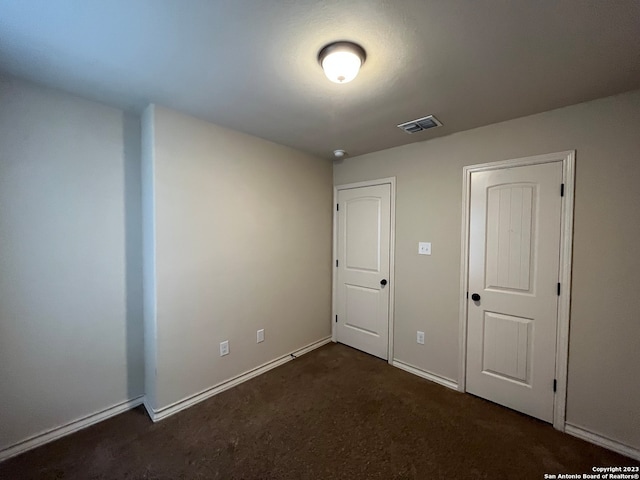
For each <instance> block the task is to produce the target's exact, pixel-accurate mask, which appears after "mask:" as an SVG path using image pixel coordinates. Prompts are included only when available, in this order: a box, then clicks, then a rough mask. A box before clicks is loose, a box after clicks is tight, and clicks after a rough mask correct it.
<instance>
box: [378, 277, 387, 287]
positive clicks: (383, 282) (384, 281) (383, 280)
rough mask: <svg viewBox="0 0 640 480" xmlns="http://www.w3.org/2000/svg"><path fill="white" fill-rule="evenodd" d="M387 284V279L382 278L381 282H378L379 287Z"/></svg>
mask: <svg viewBox="0 0 640 480" xmlns="http://www.w3.org/2000/svg"><path fill="white" fill-rule="evenodd" d="M386 284H387V279H386V278H383V279H382V280H380V285H382V286H383V287H384V286H385V285H386Z"/></svg>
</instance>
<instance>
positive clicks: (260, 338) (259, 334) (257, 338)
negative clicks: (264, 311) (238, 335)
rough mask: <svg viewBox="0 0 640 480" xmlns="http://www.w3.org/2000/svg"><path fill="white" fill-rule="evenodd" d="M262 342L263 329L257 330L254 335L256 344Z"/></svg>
mask: <svg viewBox="0 0 640 480" xmlns="http://www.w3.org/2000/svg"><path fill="white" fill-rule="evenodd" d="M261 342H264V328H261V329H260V330H258V333H257V335H256V343H261Z"/></svg>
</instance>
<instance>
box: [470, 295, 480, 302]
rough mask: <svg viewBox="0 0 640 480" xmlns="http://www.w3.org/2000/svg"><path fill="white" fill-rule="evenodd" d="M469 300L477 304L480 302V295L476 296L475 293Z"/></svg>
mask: <svg viewBox="0 0 640 480" xmlns="http://www.w3.org/2000/svg"><path fill="white" fill-rule="evenodd" d="M471 300H473V301H474V302H479V301H480V295H478V294H477V293H474V294H472V295H471Z"/></svg>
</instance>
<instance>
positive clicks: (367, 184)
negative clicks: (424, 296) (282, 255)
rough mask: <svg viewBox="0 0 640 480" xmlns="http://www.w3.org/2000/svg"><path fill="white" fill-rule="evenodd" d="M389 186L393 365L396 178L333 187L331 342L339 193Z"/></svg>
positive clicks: (390, 360) (390, 354)
mask: <svg viewBox="0 0 640 480" xmlns="http://www.w3.org/2000/svg"><path fill="white" fill-rule="evenodd" d="M384 184H389V185H390V186H391V192H390V196H391V198H390V201H391V203H390V209H391V225H390V230H389V237H390V238H389V326H388V328H389V344H388V346H387V362H388V363H389V364H390V365H392V364H393V312H394V305H395V302H394V298H395V284H396V282H395V267H394V265H395V263H394V257H395V251H396V249H395V243H396V242H395V239H396V177H388V178H381V179H378V180H368V181H365V182H357V183H347V184H344V185H335V186H334V187H333V263H332V265H333V266H332V268H333V275H332V278H333V281H332V289H331V291H332V293H331V340H332V341H333V342H334V343H335V342H337V339H336V322H335V318H336V315H337V312H338V309H337V305H336V302H337V298H338V292H337V288H338V269H337V268H336V260H337V259H338V212H337V209H336V205H337V204H338V192H339V191H340V190H349V189H353V188H360V187H371V186H374V185H384Z"/></svg>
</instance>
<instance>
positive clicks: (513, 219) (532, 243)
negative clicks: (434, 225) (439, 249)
mask: <svg viewBox="0 0 640 480" xmlns="http://www.w3.org/2000/svg"><path fill="white" fill-rule="evenodd" d="M561 183H562V164H561V163H560V162H553V163H545V164H540V165H531V166H523V167H511V168H503V169H498V170H489V171H481V172H473V173H472V174H471V206H470V207H471V208H470V237H469V283H468V287H469V305H468V322H467V391H469V392H470V393H473V394H475V395H478V396H481V397H484V398H486V399H488V400H492V401H494V402H496V403H500V404H502V405H505V406H507V407H510V408H513V409H515V410H518V411H521V412H523V413H526V414H528V415H531V416H534V417H537V418H540V419H542V420H545V421H548V422H551V421H553V395H554V393H553V379H554V377H555V358H556V326H557V315H558V296H557V283H558V276H559V258H560V226H561V197H560V184H561ZM473 293H477V294H479V295H480V300H479V301H473V299H472V298H471V295H472V294H473Z"/></svg>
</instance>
